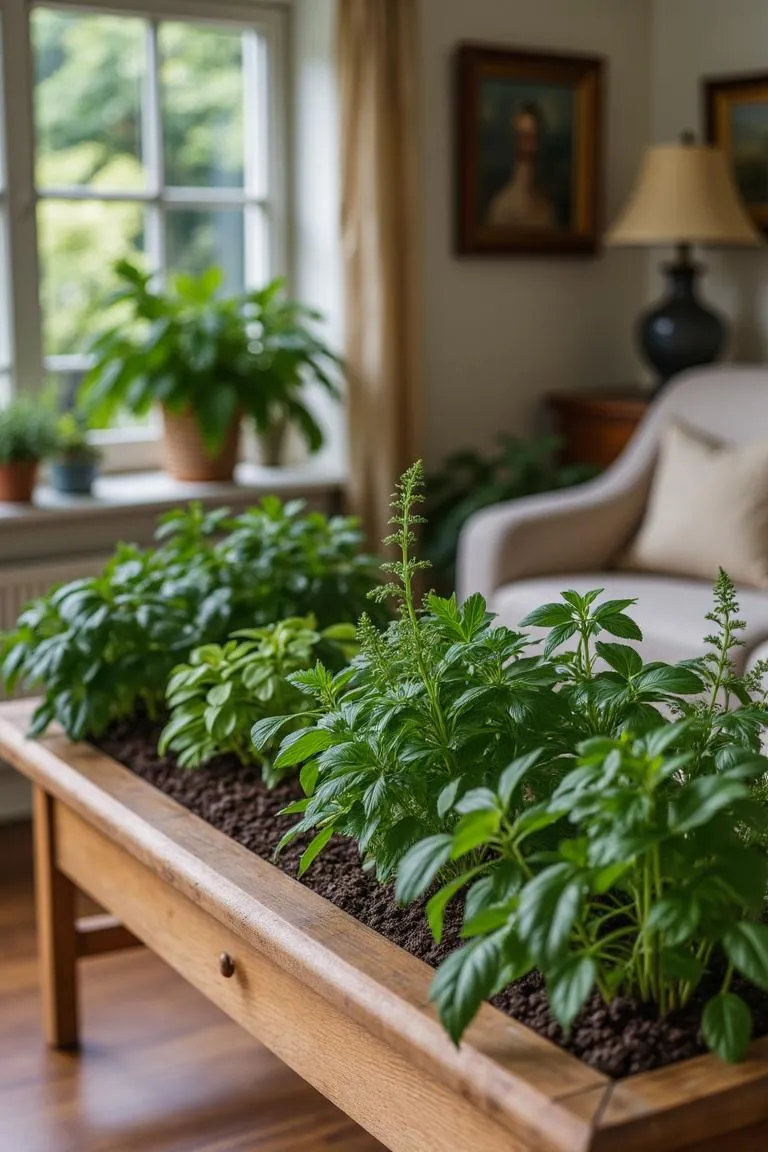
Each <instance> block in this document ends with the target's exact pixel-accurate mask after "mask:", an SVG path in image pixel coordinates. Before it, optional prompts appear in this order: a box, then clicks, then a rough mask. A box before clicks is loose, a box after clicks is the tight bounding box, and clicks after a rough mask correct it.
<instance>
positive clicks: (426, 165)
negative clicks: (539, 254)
mask: <svg viewBox="0 0 768 1152" xmlns="http://www.w3.org/2000/svg"><path fill="white" fill-rule="evenodd" d="M661 2H662V4H664V3H671V4H674V3H675V2H676V0H661ZM728 2H731V0H728ZM696 3H698V0H693V4H694V5H695V4H696ZM763 3H765V4H766V9H768V0H763ZM650 15H651V8H650V4H649V0H421V52H422V75H421V78H420V83H421V86H422V110H423V123H422V132H423V146H422V154H423V177H422V178H423V221H422V229H423V277H424V376H425V389H426V429H425V432H426V454H427V458H428V462H429V463H432V464H434V463H436V462H437V461H438V460H439V459H440V458H441V457H442V456H443V455H444V454H445V453H446V452H448V451H450V450H452V449H455V448H457V447H459V446H463V445H477V446H480V445H482V444H484V443H488V442H489V441H490V440H491V439H492V437H493V436H494V434H495V433H496V432H497V431H498V430H500V429H505V430H510V431H519V432H529V431H531V429H532V427H533V425H534V421H535V418H536V415H537V413H538V411H539V409H540V398H541V395H542V394H543V393H544V392H546V391H547V390H548V389H553V388H578V387H585V386H590V385H595V384H601V383H602V384H606V383H611V382H613V383H617V382H622V381H624V382H626V381H628V380H632V379H635V378H637V375H638V366H637V361H636V358H635V355H634V352H633V347H632V326H633V323H634V319H635V317H636V315H637V312H638V310H639V309H640V307H641V304H642V301H643V299H644V293H645V289H646V287H647V284H646V277H645V269H646V261H647V255H643V254H637V253H632V252H611V253H607V254H605V255H603V256H601V257H598V258H597V259H583V258H582V259H570V260H564V259H552V258H539V259H530V258H528V259H526V258H521V257H501V258H496V259H487V258H477V257H462V258H458V257H456V256H455V255H454V254H453V237H452V224H453V178H452V176H453V173H452V149H453V135H454V125H453V115H452V99H451V95H452V91H451V78H452V70H451V64H452V53H453V49H454V48H455V46H456V44H457V43H459V42H460V41H463V40H474V41H479V42H483V41H486V42H489V43H492V44H508V45H512V46H518V47H525V48H541V49H548V48H549V49H553V50H561V51H571V52H577V53H578V52H584V53H586V54H599V55H603V56H605V57H606V58H607V60H608V101H607V147H606V150H605V151H606V156H607V173H606V177H607V180H606V184H607V187H606V194H607V214H608V216H609V217H610V216H611V215H612V214H615V212H616V211H617V210H618V208H619V207H620V205H621V202H622V199H623V198H624V197H625V196H626V194H627V193H628V191H629V188H630V185H631V182H632V179H633V176H634V174H635V170H636V166H637V164H638V161H639V158H640V155H641V153H642V150H643V147H644V145H645V143H646V141H647V139H648V135H649V116H650V93H649V77H650Z"/></svg>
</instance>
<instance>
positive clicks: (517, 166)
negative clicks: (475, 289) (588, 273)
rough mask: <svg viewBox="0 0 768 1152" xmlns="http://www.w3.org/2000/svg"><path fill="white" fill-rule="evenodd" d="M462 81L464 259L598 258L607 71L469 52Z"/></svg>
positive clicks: (490, 51) (585, 63)
mask: <svg viewBox="0 0 768 1152" xmlns="http://www.w3.org/2000/svg"><path fill="white" fill-rule="evenodd" d="M457 72H458V77H457V89H458V109H457V114H458V141H457V161H458V205H457V208H458V211H457V216H458V221H457V223H458V228H457V248H458V251H459V252H460V253H464V254H475V255H477V254H509V253H527V254H535V253H551V254H557V255H563V254H569V253H572V254H574V255H584V254H591V253H594V252H595V251H596V250H597V247H598V244H599V238H600V224H601V208H602V203H601V202H602V195H601V192H602V120H603V110H602V102H603V62H602V61H601V60H599V59H596V58H593V57H584V56H554V55H549V54H547V55H543V54H541V53H534V52H522V51H516V50H512V49H503V48H490V47H483V46H480V45H475V44H463V45H461V46H460V47H459V49H458V52H457Z"/></svg>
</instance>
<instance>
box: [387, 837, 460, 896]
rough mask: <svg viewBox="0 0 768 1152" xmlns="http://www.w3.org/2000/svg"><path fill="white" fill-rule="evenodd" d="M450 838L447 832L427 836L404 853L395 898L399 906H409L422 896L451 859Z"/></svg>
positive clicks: (398, 872)
mask: <svg viewBox="0 0 768 1152" xmlns="http://www.w3.org/2000/svg"><path fill="white" fill-rule="evenodd" d="M451 843H452V837H451V836H450V834H449V833H447V832H441V833H439V834H438V835H436V836H428V837H427V838H426V839H425V840H420V841H419V842H418V844H414V846H413V847H412V848H409V850H408V851H407V852H406V854H405V856H404V857H403V859H402V860H401V861H400V867H399V868H398V870H397V882H396V884H395V896H396V898H397V900H398V903H400V904H410V903H412V902H413V901H414V900H418V898H419V896H422V895H423V894H424V893H425V892H426V890H427V888H429V886H430V884H431V883H432V881H433V880H434V878H435V876H437V874H438V872H439V871H440V869H441V868H442V867H443V865H444V864H447V862H448V860H449V859H450V857H451Z"/></svg>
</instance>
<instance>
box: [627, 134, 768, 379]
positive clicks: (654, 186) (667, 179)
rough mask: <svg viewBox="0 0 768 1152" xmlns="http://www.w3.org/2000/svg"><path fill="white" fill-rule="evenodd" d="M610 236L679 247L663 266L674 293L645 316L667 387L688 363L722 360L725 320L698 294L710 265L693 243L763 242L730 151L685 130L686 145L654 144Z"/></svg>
mask: <svg viewBox="0 0 768 1152" xmlns="http://www.w3.org/2000/svg"><path fill="white" fill-rule="evenodd" d="M605 239H606V243H607V244H609V245H615V246H623V245H632V246H645V247H655V246H657V245H665V244H674V245H675V246H676V248H677V254H676V257H675V259H674V261H672V262H671V263H669V264H665V265H664V266H663V267H664V271H665V273H666V275H667V281H668V293H667V295H666V296H665V298H664V299H663V300H662V302H661V303H660V304H659V305H658V306H656V307H654V308H652V309H651V310H650V311H649V312H647V313H645V314H644V315H643V316H641V317H640V320H639V322H638V338H639V343H640V347H641V350H642V353H643V355H644V356H645V358H646V359H647V360H648V361H649V362H650V363H651V364H652V365H653V367H654V368H655V370H656V372H657V373H658V376H659V387H663V385H664V384H666V382H667V381H668V380H669V379H670V378H671V377H672V376H674V375H675V374H676V373H677V372H682V371H683V369H684V368H693V367H695V366H696V365H698V364H710V363H712V361H713V360H717V358H718V357H719V356H720V354H721V352H722V350H723V347H724V345H725V336H726V329H725V324H724V322H723V320H722V319H721V318H720V317H719V316H718V315H717V313H715V312H712V311H710V309H709V308H707V307H705V305H704V304H702V302H701V300H700V299H699V297H698V294H697V279H698V276H699V273H700V272H701V271H702V268H701V265H697V264H695V263H694V262H693V261H692V259H691V246H692V245H693V244H702V245H708V246H711V247H724V248H729V247H742V248H745V247H748V248H754V247H757V246H758V245H760V244H761V242H762V241H761V237H760V233H759V232H758V231H757V229H756V227H755V225H754V224H753V223H752V220H751V219H750V217H749V215H748V214H747V211H746V208H745V207H744V204H743V202H742V200H741V197H740V195H739V192H738V190H737V188H736V185H735V183H734V180H733V177H732V175H731V172H730V170H729V167H728V162H727V160H726V157H725V153H724V152H722V150H721V149H719V148H713V147H708V146H704V145H700V144H696V143H695V139H694V137H693V134H692V133H684V134H683V136H682V137H681V142H680V143H679V144H662V145H658V146H655V147H652V148H649V149H648V150H647V152H646V154H645V158H644V161H643V165H642V168H641V171H640V176H639V179H638V181H637V184H636V186H635V188H634V190H633V192H632V195H631V196H630V198H629V201H628V203H627V204H626V206H625V208H624V211H623V212H622V214H621V215H620V217H619V219H618V220H617V221H616V223H615V224H614V226H613V228H611V230H610V231H609V232H608V234H607V236H606V238H605Z"/></svg>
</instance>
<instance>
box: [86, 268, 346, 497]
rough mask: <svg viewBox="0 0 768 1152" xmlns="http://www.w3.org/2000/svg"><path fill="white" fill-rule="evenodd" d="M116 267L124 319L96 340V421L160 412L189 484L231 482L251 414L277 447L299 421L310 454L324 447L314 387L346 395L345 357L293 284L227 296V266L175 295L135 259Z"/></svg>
mask: <svg viewBox="0 0 768 1152" xmlns="http://www.w3.org/2000/svg"><path fill="white" fill-rule="evenodd" d="M116 270H117V275H118V277H119V280H120V287H119V288H118V289H117V290H116V291H115V292H113V293H112V294H111V295H110V297H108V299H107V301H106V302H105V304H106V306H107V308H108V309H109V310H110V311H111V313H112V316H113V317H114V320H113V321H112V323H111V324H110V325H109V326H107V327H106V328H105V329H104V330H103V331H102V332H101V333H100V335H99V336H98V337H97V338H96V339H95V340H94V342H93V345H92V347H91V355H92V356H93V364H92V366H91V368H90V370H89V372H88V373H87V375H86V377H85V379H84V381H83V384H82V388H81V399H82V401H83V403H84V404H85V405H86V406H87V408H88V410H89V412H90V413H91V416H92V418H93V419H94V421H95V422H97V423H99V424H106V423H109V422H110V421H111V420H113V419H114V418H115V416H116V415H117V414H118V413H119V412H121V411H126V410H127V411H129V412H131V413H133V414H134V415H135V416H138V417H145V416H146V415H147V414H148V413H149V412H150V411H151V410H152V409H153V408H154V407H156V406H159V407H160V409H161V410H162V413H163V420H164V430H165V450H166V451H165V456H166V467H167V468H168V470H169V471H170V472H171V473H172V474H173V475H174V476H176V477H177V479H181V480H227V479H231V476H232V472H233V470H234V466H235V463H236V460H237V453H238V443H239V430H240V424H241V420H242V418H243V417H245V418H250V419H251V420H252V421H253V423H254V426H255V428H256V431H257V433H259V434H260V435H261V436H262V437H263V438H265V439H266V440H267V441H268V442H269V443H271V444H273V445H274V442H275V439H276V434H279V433H280V432H281V431H282V430H284V429H285V428H286V427H288V426H289V425H293V426H294V427H295V428H296V429H297V430H298V432H299V433H300V435H301V436H302V437H303V438H304V440H305V442H306V444H307V447H308V449H309V451H310V452H315V451H317V450H318V448H320V447H321V445H322V443H323V433H322V429H321V428H320V426H319V425H318V423H317V421H316V419H315V417H314V416H313V414H312V412H311V410H310V408H309V407H308V405H307V403H306V400H305V395H304V389H305V385H306V384H307V383H310V382H315V383H318V384H319V385H320V386H321V387H323V388H324V389H325V390H326V391H327V392H328V393H330V395H332V396H333V397H337V396H338V386H337V384H336V382H335V379H334V373H335V372H336V371H337V370H338V360H337V358H336V357H335V356H334V354H333V353H332V352H331V350H330V349H329V348H328V347H327V345H325V344H324V343H323V342H322V341H321V340H320V339H319V338H318V337H317V336H316V335H315V334H314V332H313V330H312V327H311V325H312V323H313V322H314V321H317V320H318V319H319V316H318V314H317V313H315V312H313V311H311V310H310V309H308V308H306V307H304V305H302V304H298V303H296V302H295V301H292V300H289V299H288V298H287V297H286V295H285V293H284V290H283V285H282V282H281V281H279V280H274V281H273V282H272V283H271V284H268V285H267V286H266V287H264V288H261V289H259V290H257V291H251V292H245V293H242V294H240V295H237V296H223V295H221V293H220V288H221V281H222V275H221V272H220V271H219V269H217V268H210V269H208V270H207V271H206V272H204V273H203V274H202V275H200V276H198V277H194V276H189V275H186V274H183V275H177V276H174V277H172V278H171V280H170V283H169V285H168V287H167V288H163V287H160V286H159V285H157V284H155V283H154V282H153V278H152V277H151V276H150V275H149V274H148V273H146V272H143V271H141V270H140V269H139V268H137V267H135V266H134V265H133V264H130V263H129V262H128V261H126V260H122V261H120V262H119V263H118V265H117V269H116ZM269 462H270V463H274V462H276V461H275V460H270V461H269Z"/></svg>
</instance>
